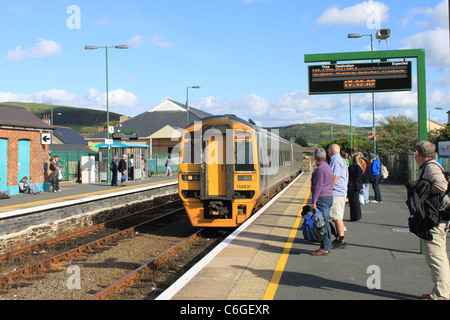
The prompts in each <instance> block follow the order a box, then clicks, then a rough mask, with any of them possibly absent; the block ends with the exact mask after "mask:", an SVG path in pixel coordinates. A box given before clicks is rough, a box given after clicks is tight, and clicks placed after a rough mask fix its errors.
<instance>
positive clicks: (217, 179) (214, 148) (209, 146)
mask: <svg viewBox="0 0 450 320" xmlns="http://www.w3.org/2000/svg"><path fill="white" fill-rule="evenodd" d="M211 131H213V132H212V133H211V132H210V133H206V135H205V136H204V139H205V142H206V148H205V157H204V158H205V161H206V163H205V165H206V175H207V179H206V180H207V181H206V186H207V194H208V196H226V192H227V186H226V178H227V171H226V167H225V165H226V163H225V160H226V158H225V155H226V148H225V143H224V137H223V136H222V133H221V132H220V131H215V130H211Z"/></svg>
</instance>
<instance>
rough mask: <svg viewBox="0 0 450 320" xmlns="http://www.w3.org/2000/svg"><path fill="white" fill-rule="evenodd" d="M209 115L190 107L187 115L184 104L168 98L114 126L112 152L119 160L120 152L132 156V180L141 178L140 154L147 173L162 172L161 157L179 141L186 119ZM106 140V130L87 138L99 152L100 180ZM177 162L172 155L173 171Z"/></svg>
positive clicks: (104, 174) (104, 175)
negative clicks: (133, 172) (144, 161)
mask: <svg viewBox="0 0 450 320" xmlns="http://www.w3.org/2000/svg"><path fill="white" fill-rule="evenodd" d="M209 116H211V114H209V113H207V112H204V111H201V110H199V109H196V108H192V107H190V108H189V118H188V110H187V109H186V106H185V105H184V104H182V103H179V102H176V101H174V100H171V99H168V98H167V99H165V100H164V101H162V102H161V103H159V104H158V105H157V106H155V107H154V108H152V109H150V110H149V111H147V112H144V113H142V114H140V115H138V116H136V117H134V118H130V119H127V120H126V121H124V122H122V123H120V124H119V125H117V126H115V127H114V134H113V135H112V137H113V140H114V143H113V145H111V146H110V148H111V149H112V151H111V152H112V155H113V156H117V157H118V158H119V159H120V158H121V157H122V154H128V159H130V157H131V155H133V157H134V159H135V162H134V164H135V171H136V169H138V171H136V173H137V174H138V175H137V176H136V175H134V176H133V178H135V179H142V178H144V176H140V175H139V169H140V167H139V166H140V165H141V164H140V163H137V161H136V160H137V159H141V157H142V156H143V157H144V159H146V163H147V165H148V170H147V172H153V173H155V174H160V173H163V172H165V168H164V159H165V157H166V156H167V155H171V154H172V151H173V150H174V148H175V147H176V146H177V145H178V144H179V143H180V138H181V132H182V131H183V129H184V128H185V127H186V126H187V121H189V123H193V122H194V121H200V120H201V119H203V118H206V117H209ZM105 139H107V131H106V130H104V131H101V132H99V133H97V134H95V135H93V136H90V137H87V138H86V140H87V141H88V145H89V148H91V149H93V150H98V151H99V161H100V171H101V174H102V177H103V178H102V179H101V180H102V181H104V180H105V177H106V174H107V171H108V168H109V164H108V163H107V159H108V157H107V150H108V145H106V144H105ZM172 156H173V155H172ZM177 165H178V159H177V158H173V167H172V172H174V173H175V172H177ZM145 178H146V177H145Z"/></svg>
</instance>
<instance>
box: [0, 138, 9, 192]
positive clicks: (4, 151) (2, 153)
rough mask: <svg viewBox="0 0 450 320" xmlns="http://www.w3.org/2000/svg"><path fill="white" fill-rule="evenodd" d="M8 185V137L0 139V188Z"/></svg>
mask: <svg viewBox="0 0 450 320" xmlns="http://www.w3.org/2000/svg"><path fill="white" fill-rule="evenodd" d="M7 186H8V139H0V190H2V191H5V190H6V187H7Z"/></svg>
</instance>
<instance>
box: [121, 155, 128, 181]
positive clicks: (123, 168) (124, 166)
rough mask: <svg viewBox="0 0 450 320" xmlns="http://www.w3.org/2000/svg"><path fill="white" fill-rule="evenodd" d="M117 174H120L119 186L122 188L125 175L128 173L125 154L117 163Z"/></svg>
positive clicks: (125, 178) (125, 179)
mask: <svg viewBox="0 0 450 320" xmlns="http://www.w3.org/2000/svg"><path fill="white" fill-rule="evenodd" d="M119 172H120V186H124V185H125V184H126V182H127V173H128V164H127V155H126V154H124V155H123V157H122V159H120V161H119Z"/></svg>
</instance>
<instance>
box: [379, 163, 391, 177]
mask: <svg viewBox="0 0 450 320" xmlns="http://www.w3.org/2000/svg"><path fill="white" fill-rule="evenodd" d="M388 177H389V171H388V169H387V168H386V166H385V165H383V164H382V165H381V178H382V179H387V178H388Z"/></svg>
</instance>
